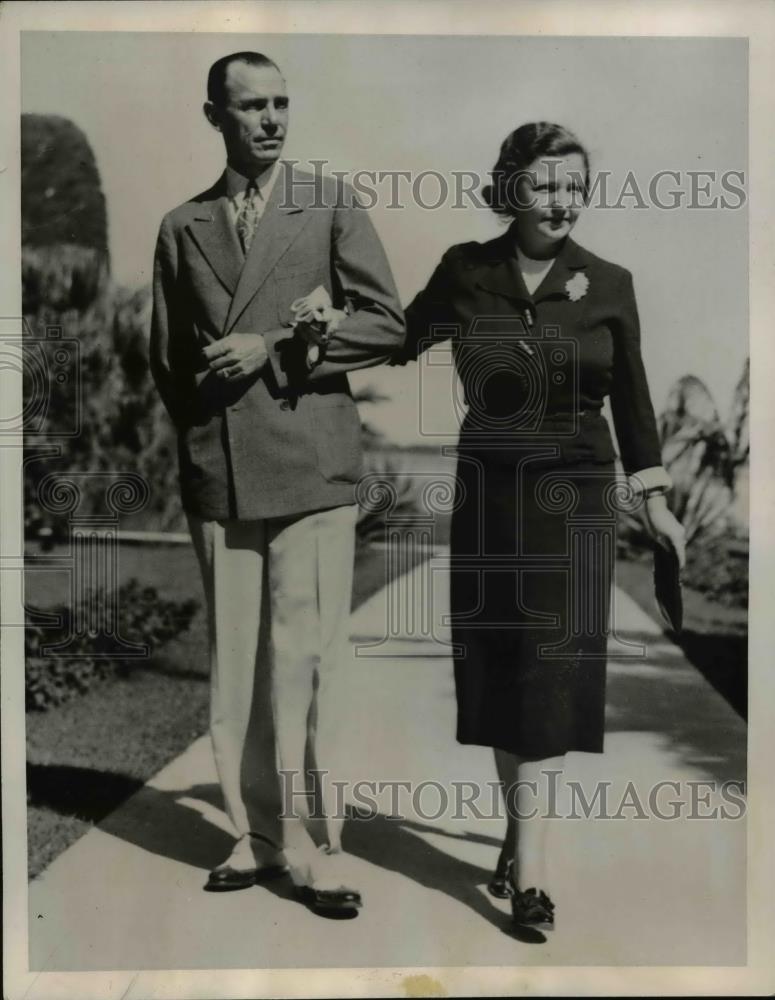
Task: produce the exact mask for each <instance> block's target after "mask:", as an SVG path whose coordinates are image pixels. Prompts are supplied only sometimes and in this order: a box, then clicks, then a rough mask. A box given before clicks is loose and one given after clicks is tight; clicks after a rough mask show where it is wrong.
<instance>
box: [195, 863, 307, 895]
mask: <svg viewBox="0 0 775 1000" xmlns="http://www.w3.org/2000/svg"><path fill="white" fill-rule="evenodd" d="M287 871H288V869H287V867H286V866H285V865H266V866H265V867H263V868H242V869H240V868H232V867H231V865H219V867H218V868H214V869H213V870H212V871H211V872H210V877H209V878H208V879H207V884H206V885H205V891H206V892H233V891H234V890H235V889H249V888H250V887H251V886H253V885H258V884H259V883H261V882H268V881H269V880H270V879H273V878H279V877H280V876H281V875H285V874H286V872H287Z"/></svg>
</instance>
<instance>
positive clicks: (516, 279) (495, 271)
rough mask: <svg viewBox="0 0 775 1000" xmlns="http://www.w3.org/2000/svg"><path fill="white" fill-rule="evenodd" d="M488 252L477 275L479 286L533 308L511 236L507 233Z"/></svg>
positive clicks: (491, 244) (494, 242)
mask: <svg viewBox="0 0 775 1000" xmlns="http://www.w3.org/2000/svg"><path fill="white" fill-rule="evenodd" d="M488 251H489V252H488V253H487V255H486V258H485V260H484V261H483V263H482V266H481V267H480V269H479V271H478V273H477V275H476V283H477V285H479V287H480V288H484V289H486V290H487V291H488V292H495V294H496V295H502V296H504V297H505V298H507V299H511V301H512V302H518V303H521V304H522V305H524V306H531V305H532V304H533V300H532V298H531V296H530V293H529V292H528V290H527V288H526V287H525V282H524V279H523V278H522V272H521V271H520V269H519V263H518V261H517V255H516V254H515V252H514V249H513V246H512V242H511V237H510V235H509V234H508V233H505V234H504V235H503V236H499V237H498V239H496V240H493V241H492V242H491V243H490V244H489V247H488Z"/></svg>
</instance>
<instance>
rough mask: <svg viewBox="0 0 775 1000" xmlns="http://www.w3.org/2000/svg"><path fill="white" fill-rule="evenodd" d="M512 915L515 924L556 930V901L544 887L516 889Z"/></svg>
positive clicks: (512, 901) (512, 903) (512, 900)
mask: <svg viewBox="0 0 775 1000" xmlns="http://www.w3.org/2000/svg"><path fill="white" fill-rule="evenodd" d="M511 916H512V919H513V920H514V923H515V924H520V925H522V926H526V927H537V928H539V929H541V930H547V931H551V930H554V903H553V902H552V901H551V899H549V897H548V896H547V895H546V893H545V892H544V891H543V890H542V889H540V890H538V891H536V890H535V889H525V890H524V892H523V891H522V890H520V889H514V893H513V895H512V897H511Z"/></svg>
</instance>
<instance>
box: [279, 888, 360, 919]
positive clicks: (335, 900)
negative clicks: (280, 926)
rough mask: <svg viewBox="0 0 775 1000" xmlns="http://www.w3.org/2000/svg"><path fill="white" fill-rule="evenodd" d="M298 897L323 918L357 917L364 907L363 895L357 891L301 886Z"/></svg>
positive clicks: (297, 893) (297, 890) (297, 889)
mask: <svg viewBox="0 0 775 1000" xmlns="http://www.w3.org/2000/svg"><path fill="white" fill-rule="evenodd" d="M296 896H297V897H298V899H300V900H301V902H302V903H306V904H307V906H309V907H311V908H312V909H313V910H314V911H315V912H316V913H320V914H321V915H322V916H347V915H348V914H349V915H352V916H355V915H356V914H357V912H358V910H359V909H360V908H361V906H363V900H362V898H361V894H360V893H359V892H357V891H356V890H355V889H313V888H312V887H311V886H308V885H299V886H296Z"/></svg>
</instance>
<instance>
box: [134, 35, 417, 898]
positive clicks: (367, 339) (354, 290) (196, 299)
mask: <svg viewBox="0 0 775 1000" xmlns="http://www.w3.org/2000/svg"><path fill="white" fill-rule="evenodd" d="M207 96H208V100H207V103H206V104H205V105H204V112H205V115H206V117H207V119H208V121H209V122H210V124H211V125H212V126H213V128H215V129H216V130H218V131H219V132H220V133H221V135H222V136H223V141H224V145H225V148H226V159H227V164H226V170H225V172H224V174H223V175H222V176H221V177H220V179H219V180H218V181H217V182H216V184H215V186H214V187H212V188H210V189H209V190H208V191H205V192H204V193H203V194H200V195H198V196H197V197H195V198H192V199H191V200H190V201H188V202H186V203H185V204H183V205H181V206H179V207H178V208H176V209H175V210H174V211H172V212H170V213H169V214H168V215H167V216H165V218H164V220H163V221H162V224H161V229H160V233H159V239H158V243H157V248H156V259H155V270H154V314H153V323H152V334H151V365H152V371H153V374H154V378H155V381H156V384H157V386H158V388H159V391H160V393H161V395H162V398H163V399H164V402H165V405H166V407H167V409H168V411H169V413H170V416H171V417H172V419H173V421H174V422H175V424H176V427H177V431H178V441H179V462H180V485H181V493H182V501H183V507H184V509H185V511H186V514H187V516H188V521H189V526H190V529H191V536H192V539H193V542H194V546H195V548H196V551H197V556H198V558H199V562H200V566H201V570H202V575H203V579H204V587H205V593H206V598H207V607H208V617H209V628H210V647H211V649H210V657H211V669H212V694H211V734H212V740H213V748H214V753H215V759H216V764H217V768H218V774H219V778H220V782H221V786H222V789H223V794H224V798H225V802H226V807H227V810H228V813H229V816H230V818H231V820H232V822H233V823H234V826H235V828H236V830H237V832H238V834H239V839H238V840H237V842H236V845H235V848H234V850H233V852H232V854H231V856H230V857H229V858H228V859H226V861H225V862H224V863H223V864H221V865H219V866H218V867H217V868H216V869H215V870H214V871H212V872H211V873H210V878H209V881H208V883H207V885H206V887H205V888H207V889H210V890H228V889H240V888H245V887H247V886H250V885H253V884H255V883H256V882H257V881H261V880H263V879H264V878H267V877H270V876H274V875H278V874H282V873H283V872H284V871H286V870H290V874H291V877H292V879H293V881H294V884H295V885H296V887H297V889H298V891H299V895H301V896H302V898H304V899H306V900H308V901H309V902H310V903H312V904H313V906H315V907H316V908H318V909H341V908H345V909H352V908H355V907H357V906H359V905H360V902H361V900H360V895H359V893H358V892H357V890H356V889H355V888H354V887H353V886H352V884H350V881H349V874H348V870H347V866H346V864H344V863H343V862H346V856H344V855H342V853H341V844H340V828H341V823H340V822H338V821H337V819H336V817H334V816H333V815H332V809H331V806H330V804H329V803H328V801H327V796H326V795H325V794H322V800H323V801H322V802H321V790H320V785H318V787H317V797H316V803H317V812H313V814H310V810H309V808H308V806H309V803H307V802H306V801H305V799H304V796H302V795H299V794H294V796H293V798H292V799H290V797H289V796H288V795H284V796H283V795H282V794H281V793H282V792H283V788H282V787H281V784H282V783H281V780H280V773H281V772H282V773H283V774H284V776H285V779H284V780H285V791H287V790H288V788H289V787H290V784H291V783H293V787H294V789H295V790H298V789H299V788H300V787H304V785H305V780H304V775H305V772H306V771H307V770H309V769H313V770H314V769H316V768H318V769H320V770H321V773H323V772H324V771H326V770H327V761H328V760H329V756H328V754H329V751H330V748H331V747H332V746H333V744H334V742H335V740H336V738H337V737H338V736H339V735H340V734H344V735H346V732H347V719H346V717H345V716H344V715H343V714H334V713H333V712H332V711H331V707H330V700H331V698H332V697H333V683H334V680H335V676H336V673H337V670H338V668H339V666H340V664H341V662H342V658H343V656H344V655H345V652H346V643H347V641H348V638H349V634H348V617H349V610H350V599H351V585H352V571H353V552H354V528H355V521H356V507H355V504H354V484H355V482H356V480H357V478H358V476H359V471H360V460H361V454H360V423H359V420H358V416H357V410H356V407H355V404H354V402H353V400H352V396H351V393H350V389H349V385H348V381H347V375H346V371H347V370H349V369H355V368H362V367H366V366H369V365H374V364H378V363H380V362H382V361H385V360H387V359H388V358H389V357H391V356H392V354H393V353H394V352H395V351H396V350H397V349H399V348H400V346H401V344H402V343H403V338H404V325H403V317H402V313H401V308H400V305H399V302H398V297H397V293H396V289H395V286H394V283H393V279H392V276H391V273H390V268H389V266H388V263H387V260H386V258H385V255H384V252H383V250H382V247H381V244H380V242H379V239H378V238H377V236H376V234H375V232H374V230H373V228H372V225H371V223H370V221H369V219H368V217H367V215H366V213H365V212H364V211H363V210H362V209H361V208H360V207H359V206H358V205H357V204H355V203H354V200H353V198H352V193H351V191H350V189H349V188H347V186H346V185H343V184H341V183H336V182H334V181H333V180H332V179H330V178H324V177H322V176H320V175H315V176H314V177H313V176H312V175H310V174H306V173H304V172H301V171H298V170H296V169H295V168H294V167H292V166H291V164H289V163H287V162H285V161H281V160H280V154H281V151H282V148H283V144H284V142H285V137H286V130H287V127H288V96H287V93H286V86H285V81H284V79H283V77H282V75H281V73H280V70H279V69H278V67H277V66H276V65H275V63H273V62H272V61H271V60H270V59H268V58H267V57H266V56H263V55H260V54H258V53H255V52H240V53H236V54H233V55H230V56H226V57H225V58H223V59H219V60H218V61H217V62H216V63H215V64H214V65H213V66H212V68H211V70H210V73H209V77H208V82H207ZM313 292H314V293H315V295H312V296H310V293H313ZM326 293H328V294H327V295H326ZM321 294H322V295H323V298H324V300H325V301H326V302H328V301H329V299H330V301H331V302H332V303H333V305H334V306H338V307H339V309H340V311H339V312H338V313H336V318H334V319H333V320H332V321H331V322H330V323H329V324H328V329H327V331H326V332H327V334H328V335H329V336H328V338H326V337H323V338H322V342H323V343H324V346H322V347H320V346H319V344H318V343H317V342H316V343H315V344H314V345H312V346H311V347H310V346H309V339H308V338H306V339H305V338H303V337H302V336H301V335H300V334H301V326H300V325H299V326H297V327H296V328H294V326H292V325H291V323H292V322H293V320H294V316H295V315H297V313H298V310H299V305H298V302H297V300H299V299H302V298H304V299H307V298H309V299H310V300H311V301H316V300H319V297H320V295H321ZM309 311H310V310H309V309H307V308H305V309H302V311H301V315H306V314H308V313H309ZM322 312H323V314H324V313H325V312H326V310H325V307H324V308H323V311H322ZM328 315H329V317H331V316H334V314H333V313H332V312H331V310H329V311H328ZM337 318H338V323H337ZM304 329H305V330H306V333H307V334H309V333H310V328H308V327H305V328H304ZM313 361H314V363H313ZM326 787H330V785H327V786H326ZM289 804H290V806H291V807H292V808H291V809H289V808H287V807H288V806H289ZM284 806H285V807H286V808H285V812H283V807H284ZM321 807H322V808H321ZM305 810H306V815H305Z"/></svg>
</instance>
